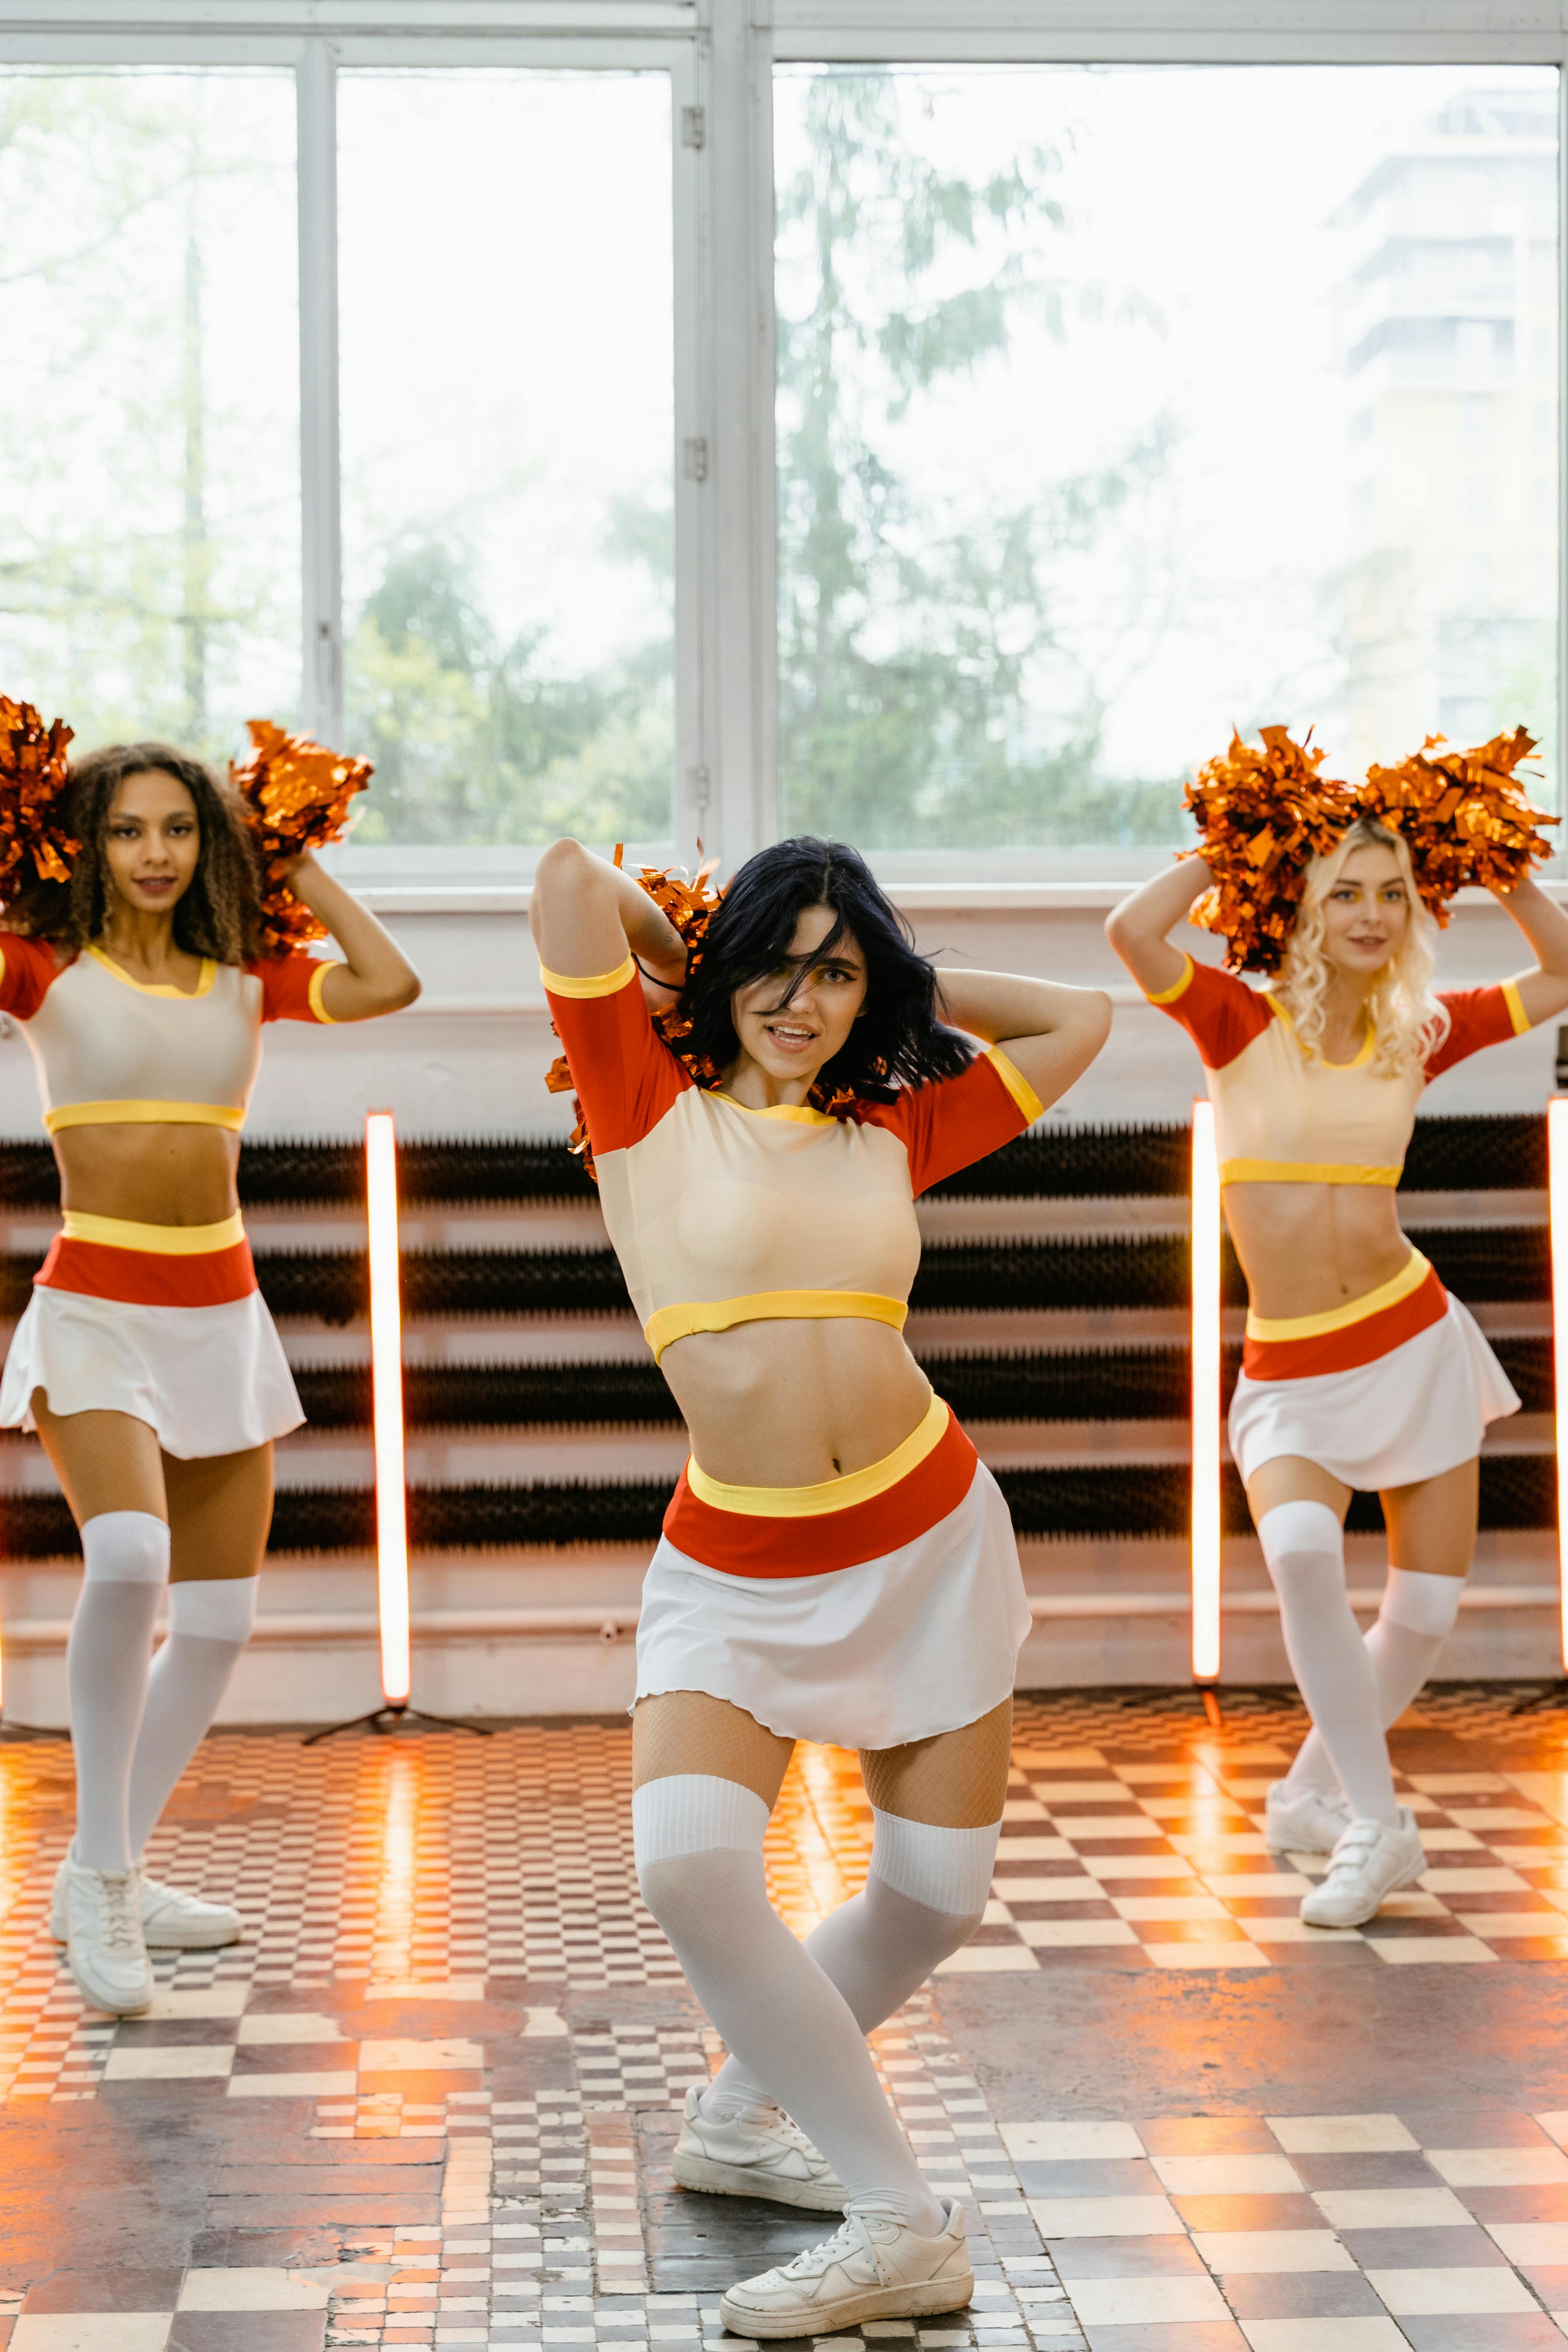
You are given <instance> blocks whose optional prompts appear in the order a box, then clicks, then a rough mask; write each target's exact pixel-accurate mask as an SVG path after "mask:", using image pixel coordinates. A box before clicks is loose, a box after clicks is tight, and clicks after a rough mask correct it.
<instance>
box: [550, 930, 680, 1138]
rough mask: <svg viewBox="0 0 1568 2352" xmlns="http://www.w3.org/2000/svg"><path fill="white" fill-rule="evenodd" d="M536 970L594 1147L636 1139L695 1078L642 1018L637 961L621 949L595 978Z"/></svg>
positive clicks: (645, 1012)
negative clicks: (621, 956)
mask: <svg viewBox="0 0 1568 2352" xmlns="http://www.w3.org/2000/svg"><path fill="white" fill-rule="evenodd" d="M540 976H541V978H542V980H543V982H544V992H545V995H546V996H547V998H548V999H549V1002H550V1010H551V1013H552V1016H553V1019H554V1022H555V1034H556V1035H557V1036H558V1037H559V1038H560V1040H561V1043H562V1045H563V1046H564V1047H565V1049H566V1063H567V1067H568V1068H569V1069H570V1070H571V1073H572V1083H573V1085H574V1087H576V1089H577V1099H578V1101H579V1102H580V1103H581V1104H582V1106H583V1110H584V1117H585V1118H586V1119H587V1122H588V1140H589V1142H590V1143H591V1144H592V1145H593V1147H594V1150H595V1152H596V1153H597V1152H605V1151H624V1150H626V1148H627V1147H628V1145H630V1144H633V1143H640V1142H641V1141H642V1139H643V1137H644V1136H645V1135H648V1134H651V1133H652V1131H653V1129H655V1128H656V1127H657V1126H658V1122H659V1120H660V1119H661V1118H663V1117H664V1115H665V1112H666V1111H667V1110H668V1108H669V1107H670V1105H671V1104H672V1103H673V1102H674V1101H675V1100H676V1098H677V1097H678V1096H679V1095H683V1094H684V1093H685V1092H686V1090H687V1088H688V1087H690V1086H691V1085H692V1083H693V1081H692V1077H691V1073H690V1072H689V1070H688V1069H687V1067H686V1066H685V1064H684V1063H683V1062H682V1061H681V1060H680V1059H679V1055H675V1054H672V1053H671V1052H670V1050H669V1047H668V1045H666V1044H665V1043H664V1040H663V1039H662V1038H661V1037H660V1036H659V1035H658V1034H657V1032H656V1031H655V1029H654V1025H653V1023H652V1022H651V1021H650V1020H649V1018H648V1010H647V1004H646V1003H644V1001H643V992H642V986H641V983H640V982H639V981H638V979H637V966H636V964H634V963H633V961H632V960H631V958H630V956H627V958H626V962H625V963H624V964H623V965H622V966H621V968H620V970H619V971H611V972H605V973H604V974H603V975H602V976H601V977H600V978H598V979H595V980H570V979H564V978H563V977H562V975H561V974H560V973H559V972H553V971H541V975H540Z"/></svg>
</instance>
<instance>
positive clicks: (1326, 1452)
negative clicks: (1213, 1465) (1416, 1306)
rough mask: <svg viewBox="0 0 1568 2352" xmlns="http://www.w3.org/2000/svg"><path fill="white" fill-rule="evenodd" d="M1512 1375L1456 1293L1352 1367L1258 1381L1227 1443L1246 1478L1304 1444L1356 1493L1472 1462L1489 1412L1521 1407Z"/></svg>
mask: <svg viewBox="0 0 1568 2352" xmlns="http://www.w3.org/2000/svg"><path fill="white" fill-rule="evenodd" d="M1519 1403H1520V1401H1519V1396H1518V1393H1517V1391H1515V1389H1514V1386H1513V1383H1512V1381H1510V1379H1509V1376H1508V1374H1507V1373H1506V1372H1505V1371H1504V1370H1503V1368H1502V1366H1501V1365H1500V1363H1499V1361H1498V1360H1497V1358H1496V1356H1495V1355H1494V1354H1493V1353H1492V1350H1491V1349H1490V1348H1489V1346H1488V1345H1487V1342H1486V1339H1485V1338H1484V1337H1483V1335H1482V1333H1481V1331H1480V1329H1479V1326H1478V1325H1477V1323H1476V1321H1475V1318H1474V1317H1473V1316H1471V1315H1470V1314H1469V1312H1468V1309H1467V1308H1465V1307H1462V1306H1461V1305H1460V1303H1459V1301H1458V1299H1457V1298H1454V1297H1450V1298H1449V1300H1448V1311H1447V1314H1446V1315H1445V1316H1444V1317H1443V1318H1442V1319H1441V1320H1440V1321H1439V1322H1436V1323H1432V1324H1429V1325H1428V1326H1427V1328H1426V1330H1425V1331H1418V1332H1417V1333H1416V1334H1415V1338H1414V1339H1406V1340H1405V1341H1404V1342H1403V1343H1402V1345H1401V1346H1399V1347H1397V1348H1391V1349H1389V1350H1388V1353H1387V1354H1386V1355H1384V1356H1378V1357H1376V1358H1375V1359H1374V1360H1373V1362H1371V1363H1370V1364H1358V1365H1356V1366H1354V1367H1353V1369H1352V1370H1349V1371H1340V1372H1314V1373H1312V1374H1310V1376H1309V1377H1308V1378H1306V1379H1305V1380H1288V1381H1255V1380H1249V1379H1248V1378H1247V1374H1246V1373H1245V1372H1243V1373H1242V1375H1241V1377H1240V1379H1239V1380H1238V1381H1237V1384H1236V1393H1235V1395H1234V1397H1233V1398H1232V1400H1231V1407H1230V1450H1231V1454H1232V1456H1233V1457H1234V1459H1235V1462H1236V1466H1237V1469H1238V1470H1239V1471H1240V1473H1241V1475H1242V1479H1243V1482H1244V1483H1245V1481H1247V1479H1249V1478H1250V1477H1251V1476H1252V1475H1253V1474H1254V1472H1255V1471H1257V1470H1259V1469H1261V1467H1262V1466H1263V1465H1264V1463H1265V1462H1273V1461H1277V1460H1278V1459H1279V1457H1280V1456H1281V1455H1282V1454H1300V1456H1301V1457H1302V1459H1303V1460H1305V1461H1308V1462H1315V1463H1317V1464H1318V1465H1319V1466H1320V1468H1321V1469H1324V1470H1326V1471H1328V1473H1329V1475H1331V1477H1334V1478H1338V1479H1341V1480H1342V1482H1343V1484H1344V1485H1345V1486H1352V1487H1354V1488H1355V1489H1356V1490H1357V1491H1358V1492H1359V1493H1362V1494H1373V1493H1378V1492H1381V1491H1382V1490H1383V1489H1384V1487H1389V1486H1415V1484H1416V1482H1417V1481H1418V1480H1420V1479H1422V1478H1436V1477H1438V1476H1440V1475H1441V1474H1442V1473H1443V1472H1444V1471H1445V1470H1453V1469H1457V1468H1458V1465H1459V1464H1460V1463H1461V1462H1471V1461H1473V1460H1474V1459H1475V1457H1476V1455H1477V1454H1479V1452H1480V1450H1481V1440H1482V1438H1483V1437H1484V1436H1485V1435H1486V1432H1487V1424H1488V1423H1489V1422H1493V1421H1500V1420H1501V1419H1502V1418H1503V1416H1504V1415H1505V1414H1507V1413H1510V1412H1518V1411H1519Z"/></svg>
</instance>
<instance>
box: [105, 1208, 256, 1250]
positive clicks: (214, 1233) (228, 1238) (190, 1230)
mask: <svg viewBox="0 0 1568 2352" xmlns="http://www.w3.org/2000/svg"><path fill="white" fill-rule="evenodd" d="M65 1236H66V1239H67V1241H68V1242H97V1243H98V1244H100V1246H101V1247H103V1248H105V1249H133V1250H152V1251H153V1252H154V1253H155V1254H156V1255H158V1256H159V1257H205V1256H207V1255H209V1254H210V1253H211V1252H212V1251H213V1250H225V1249H233V1248H234V1246H235V1244H236V1243H237V1242H242V1241H243V1240H244V1239H245V1221H244V1219H243V1218H242V1217H241V1215H240V1213H239V1211H238V1210H236V1211H235V1213H234V1214H233V1216H232V1217H225V1219H224V1221H223V1223H221V1224H219V1225H138V1224H132V1222H131V1220H130V1219H129V1218H128V1217H94V1216H89V1214H88V1213H87V1212H86V1211H85V1210H83V1209H68V1210H67V1211H66V1213H65Z"/></svg>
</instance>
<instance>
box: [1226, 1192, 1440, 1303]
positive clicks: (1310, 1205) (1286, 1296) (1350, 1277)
mask: <svg viewBox="0 0 1568 2352" xmlns="http://www.w3.org/2000/svg"><path fill="white" fill-rule="evenodd" d="M1225 1215H1226V1223H1227V1225H1228V1226H1229V1227H1230V1237H1231V1240H1232V1241H1233V1242H1234V1243H1235V1244H1236V1254H1237V1257H1238V1258H1239V1259H1240V1261H1241V1270H1242V1272H1243V1274H1244V1275H1245V1276H1247V1295H1248V1297H1249V1298H1250V1300H1251V1304H1252V1311H1253V1313H1254V1314H1255V1315H1258V1316H1261V1317H1262V1318H1264V1319H1265V1320H1266V1321H1268V1322H1271V1323H1272V1322H1289V1320H1290V1319H1291V1318H1293V1317H1295V1316H1298V1315H1329V1314H1331V1313H1332V1312H1333V1310H1334V1308H1335V1307H1348V1306H1349V1305H1350V1303H1351V1301H1352V1299H1355V1298H1364V1297H1365V1296H1366V1294H1367V1292H1368V1291H1369V1290H1376V1289H1377V1288H1378V1287H1379V1286H1380V1285H1381V1284H1383V1283H1385V1282H1392V1281H1393V1279H1394V1276H1395V1275H1397V1274H1398V1273H1399V1272H1400V1271H1401V1269H1402V1268H1403V1267H1404V1266H1405V1264H1406V1262H1407V1261H1408V1259H1409V1256H1410V1244H1409V1242H1408V1241H1407V1240H1406V1239H1405V1234H1403V1232H1402V1231H1401V1230H1400V1224H1399V1211H1398V1207H1397V1205H1396V1202H1395V1197H1394V1187H1393V1185H1392V1184H1227V1185H1226V1189H1225Z"/></svg>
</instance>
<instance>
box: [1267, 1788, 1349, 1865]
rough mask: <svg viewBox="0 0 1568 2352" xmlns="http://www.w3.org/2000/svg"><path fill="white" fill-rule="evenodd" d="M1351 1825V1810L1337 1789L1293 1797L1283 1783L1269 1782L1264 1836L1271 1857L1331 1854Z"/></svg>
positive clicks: (1305, 1791)
mask: <svg viewBox="0 0 1568 2352" xmlns="http://www.w3.org/2000/svg"><path fill="white" fill-rule="evenodd" d="M1350 1825H1351V1809H1350V1807H1349V1805H1347V1804H1346V1802H1345V1801H1344V1798H1343V1796H1342V1793H1341V1791H1340V1790H1338V1789H1303V1790H1302V1791H1301V1793H1300V1796H1299V1797H1291V1796H1288V1795H1287V1794H1286V1788H1285V1782H1284V1781H1283V1780H1271V1781H1270V1782H1269V1785H1268V1797H1267V1799H1266V1800H1265V1801H1264V1824H1263V1832H1264V1835H1265V1836H1266V1837H1267V1839H1268V1851H1269V1853H1332V1852H1333V1850H1334V1848H1335V1846H1337V1845H1338V1843H1339V1842H1340V1840H1341V1838H1342V1837H1343V1835H1344V1833H1345V1832H1346V1830H1348V1829H1349V1827H1350Z"/></svg>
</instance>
